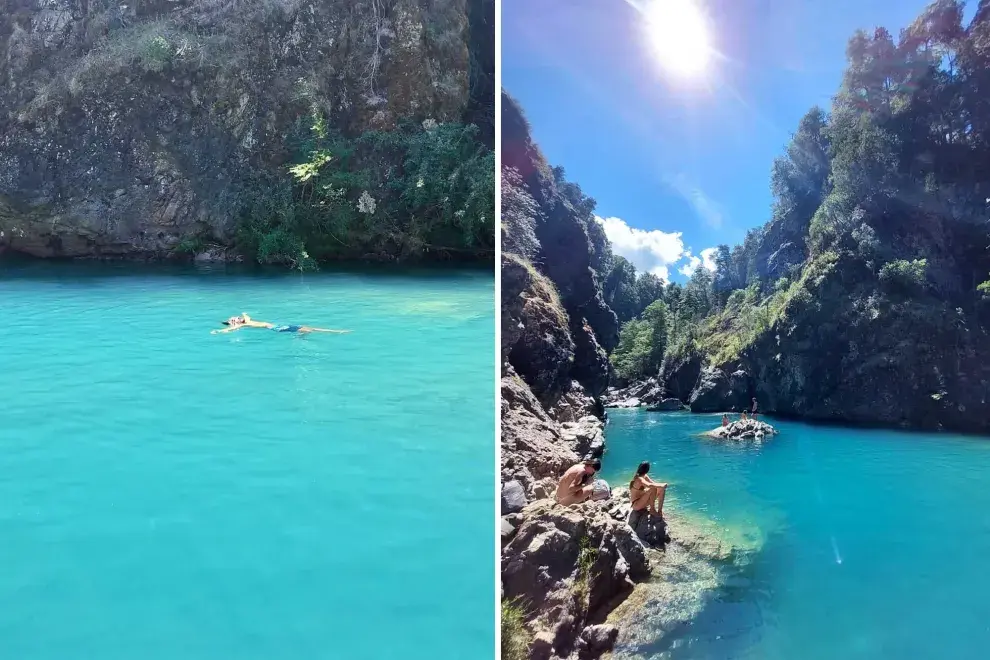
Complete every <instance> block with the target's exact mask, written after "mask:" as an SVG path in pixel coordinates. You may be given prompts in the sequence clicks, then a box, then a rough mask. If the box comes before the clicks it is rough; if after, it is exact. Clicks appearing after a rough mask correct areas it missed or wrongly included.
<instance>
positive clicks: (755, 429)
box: [705, 419, 777, 440]
mask: <svg viewBox="0 0 990 660" xmlns="http://www.w3.org/2000/svg"><path fill="white" fill-rule="evenodd" d="M705 435H707V436H708V437H710V438H719V439H722V440H744V439H750V438H754V439H760V438H764V437H769V436H771V435H777V429H775V428H774V427H772V426H770V425H769V424H767V423H766V422H761V421H758V420H753V419H745V420H743V419H741V420H738V421H735V422H732V423H730V424H729V425H728V426H720V427H718V428H717V429H713V430H711V431H709V432H708V433H706V434H705Z"/></svg>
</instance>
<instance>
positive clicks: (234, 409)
mask: <svg viewBox="0 0 990 660" xmlns="http://www.w3.org/2000/svg"><path fill="white" fill-rule="evenodd" d="M0 268H2V270H0V401H2V402H3V413H4V414H3V424H2V426H0V567H2V569H0V602H2V603H3V605H2V608H0V658H32V659H47V658H101V659H116V658H121V659H123V658H127V659H132V658H169V659H171V658H183V659H188V658H204V659H205V658H210V659H216V658H239V659H247V658H347V659H348V660H354V659H362V658H369V659H370V658H375V659H378V658H398V657H401V658H410V659H419V658H424V659H425V658H429V659H430V660H435V659H437V658H466V657H477V658H481V657H490V656H491V654H492V649H493V647H494V626H493V621H494V616H495V615H494V602H495V593H494V580H493V566H494V561H495V560H494V547H495V539H494V530H493V526H492V524H491V519H492V517H491V516H492V510H493V509H494V480H495V475H494V460H493V456H494V433H495V403H494V401H495V394H494V385H493V383H494V365H495V360H494V346H495V339H494V279H493V276H492V275H491V274H477V273H469V272H447V273H434V272H431V273H412V274H402V275H400V274H386V275H372V274H359V273H351V274H336V275H335V274H317V275H306V276H302V275H298V274H294V275H293V274H277V275H271V274H269V275H251V274H225V273H224V272H222V271H219V272H208V271H196V270H192V269H190V270H170V269H154V271H153V272H152V271H151V270H148V269H137V268H123V267H109V266H99V265H93V266H86V267H84V266H77V265H59V264H55V265H48V264H44V265H27V266H25V265H18V266H11V265H8V266H6V267H3V266H0ZM242 311H246V312H248V313H250V314H252V315H253V316H254V317H255V318H257V319H259V320H268V321H281V322H284V323H302V324H312V325H316V326H322V327H330V328H345V329H350V330H353V334H350V335H340V336H338V335H312V336H309V337H300V336H293V335H288V334H277V333H274V332H271V331H267V330H250V329H246V330H241V331H239V332H235V333H231V334H225V335H216V336H211V335H210V332H209V331H210V329H211V328H218V327H221V326H219V324H218V321H219V320H221V319H223V318H227V317H228V316H230V315H232V314H236V313H240V312H242Z"/></svg>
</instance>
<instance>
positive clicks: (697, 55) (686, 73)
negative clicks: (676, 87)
mask: <svg viewBox="0 0 990 660" xmlns="http://www.w3.org/2000/svg"><path fill="white" fill-rule="evenodd" d="M643 13H644V16H645V17H646V25H647V30H648V31H649V37H650V42H651V43H652V45H653V51H654V53H655V54H656V56H657V59H658V60H659V61H660V64H661V65H662V66H663V67H664V68H665V69H668V70H669V71H670V72H671V73H674V74H676V75H678V76H682V77H684V78H694V77H696V76H698V75H700V74H701V73H703V72H704V71H705V69H706V68H707V67H708V60H709V59H710V56H711V49H710V47H709V43H708V26H707V24H706V22H705V16H704V14H702V12H701V9H700V8H699V7H698V4H697V2H696V0H652V1H651V2H650V4H649V5H648V6H647V7H646V9H645V11H644V12H643Z"/></svg>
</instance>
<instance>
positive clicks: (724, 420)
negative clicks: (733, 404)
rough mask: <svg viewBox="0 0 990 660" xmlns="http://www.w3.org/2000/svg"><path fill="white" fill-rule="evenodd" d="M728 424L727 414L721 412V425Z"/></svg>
mask: <svg viewBox="0 0 990 660" xmlns="http://www.w3.org/2000/svg"><path fill="white" fill-rule="evenodd" d="M728 425H729V414H728V413H722V426H728Z"/></svg>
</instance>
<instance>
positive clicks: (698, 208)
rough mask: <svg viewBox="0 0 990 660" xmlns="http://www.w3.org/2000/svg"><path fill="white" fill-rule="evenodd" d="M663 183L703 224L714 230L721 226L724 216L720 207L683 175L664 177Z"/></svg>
mask: <svg viewBox="0 0 990 660" xmlns="http://www.w3.org/2000/svg"><path fill="white" fill-rule="evenodd" d="M663 182H664V183H665V184H667V186H669V187H670V188H671V189H672V190H673V191H674V192H676V193H677V194H678V195H680V196H681V197H682V198H683V199H684V201H686V202H687V203H688V204H690V205H691V208H693V209H694V212H695V213H697V214H698V216H700V217H701V219H702V220H704V221H705V224H707V225H708V226H710V227H713V228H715V229H718V228H720V227H721V226H722V219H723V215H724V213H723V211H722V205H721V204H719V203H718V202H716V201H715V200H713V199H712V198H711V197H709V196H708V195H706V194H705V191H704V190H702V189H701V187H700V186H698V185H697V184H696V183H693V182H692V181H691V180H690V179H688V177H687V176H685V175H684V174H675V175H674V176H664V177H663Z"/></svg>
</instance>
